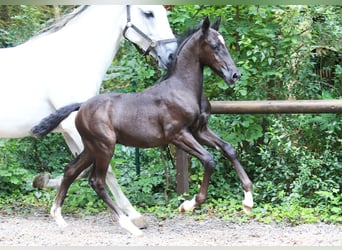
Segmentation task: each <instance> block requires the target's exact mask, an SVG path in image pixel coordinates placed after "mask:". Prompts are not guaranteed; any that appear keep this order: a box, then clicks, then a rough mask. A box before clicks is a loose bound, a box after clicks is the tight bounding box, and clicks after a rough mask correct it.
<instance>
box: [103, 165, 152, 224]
mask: <svg viewBox="0 0 342 250" xmlns="http://www.w3.org/2000/svg"><path fill="white" fill-rule="evenodd" d="M106 184H107V185H108V187H109V189H110V191H111V192H112V194H113V195H114V197H115V201H116V203H117V205H118V207H119V208H120V209H121V210H122V211H123V212H124V213H125V214H127V215H128V217H129V219H130V220H131V221H132V222H133V223H134V224H135V225H136V226H137V227H139V228H146V227H147V221H146V219H145V218H144V217H143V216H142V215H141V214H140V213H139V212H138V211H136V210H135V209H134V207H133V206H132V204H131V203H130V202H129V200H128V199H127V197H126V196H125V195H124V193H123V192H122V190H121V188H120V186H119V184H118V181H117V179H116V178H115V175H114V173H113V170H112V167H111V166H110V165H109V168H108V171H107V175H106Z"/></svg>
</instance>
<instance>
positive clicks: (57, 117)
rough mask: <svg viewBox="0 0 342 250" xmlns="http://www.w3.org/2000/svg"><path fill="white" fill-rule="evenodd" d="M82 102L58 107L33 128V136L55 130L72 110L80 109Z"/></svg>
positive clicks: (43, 134)
mask: <svg viewBox="0 0 342 250" xmlns="http://www.w3.org/2000/svg"><path fill="white" fill-rule="evenodd" d="M81 104H82V103H74V104H70V105H67V106H64V107H62V108H60V109H58V110H57V111H56V112H55V113H52V114H50V115H49V116H47V117H45V118H43V120H41V122H40V123H39V124H38V125H36V126H34V127H33V128H32V129H31V134H32V136H36V137H40V136H45V135H47V134H48V133H50V132H51V131H52V130H54V129H55V128H56V127H57V126H58V125H59V124H60V123H61V122H62V121H63V120H64V119H65V118H67V117H68V116H69V115H70V114H71V113H72V112H74V111H77V110H79V109H80V106H81Z"/></svg>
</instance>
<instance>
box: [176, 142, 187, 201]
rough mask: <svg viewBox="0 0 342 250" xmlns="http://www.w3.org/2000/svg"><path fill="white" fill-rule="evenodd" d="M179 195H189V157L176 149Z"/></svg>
mask: <svg viewBox="0 0 342 250" xmlns="http://www.w3.org/2000/svg"><path fill="white" fill-rule="evenodd" d="M176 169H177V175H176V180H177V188H176V189H177V194H178V195H182V194H183V193H189V157H188V155H187V154H186V153H185V152H184V151H183V150H181V149H178V148H176Z"/></svg>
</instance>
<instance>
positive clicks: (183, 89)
mask: <svg viewBox="0 0 342 250" xmlns="http://www.w3.org/2000/svg"><path fill="white" fill-rule="evenodd" d="M219 23H220V19H219V20H218V21H217V22H216V23H215V24H214V25H213V26H212V27H210V23H209V19H208V18H206V19H205V20H204V21H203V24H202V25H201V27H200V29H198V30H197V31H195V32H194V33H193V34H191V35H190V36H188V37H187V38H186V39H185V41H184V42H183V43H182V44H181V45H180V46H179V50H178V53H177V57H176V60H175V62H174V64H173V66H172V68H171V69H170V70H169V72H168V75H167V76H166V77H165V78H164V79H163V80H162V81H160V82H158V83H157V84H155V85H154V86H152V87H150V88H148V89H146V90H145V91H143V92H140V93H132V94H120V93H107V94H102V95H98V96H96V97H93V98H92V99H90V100H88V101H87V102H85V103H83V104H76V105H74V106H72V105H71V106H70V110H69V111H68V112H69V113H71V112H72V111H75V110H78V109H79V111H78V114H77V116H76V121H75V122H76V127H77V130H78V131H79V133H80V135H81V137H82V140H83V144H84V151H83V152H82V153H81V154H80V155H79V156H78V157H77V158H76V159H75V160H74V161H73V162H71V163H70V164H69V165H68V166H67V167H66V169H65V174H64V178H63V181H62V185H61V189H60V190H59V192H58V195H57V197H56V200H55V202H54V205H53V207H52V209H51V214H52V215H53V216H54V217H55V218H56V220H57V222H58V223H59V224H63V223H64V220H63V218H62V216H61V206H62V204H63V201H64V198H65V196H66V193H67V190H68V188H69V186H70V184H71V183H72V182H73V181H74V180H75V178H76V177H77V176H78V175H79V174H80V173H81V172H82V171H83V170H84V169H85V168H87V167H88V166H89V165H90V164H93V171H92V173H91V177H90V185H91V186H92V187H93V189H94V190H95V191H96V193H97V194H98V195H99V196H100V197H101V198H102V199H103V200H104V201H105V202H106V203H107V204H108V206H109V207H110V208H111V209H112V210H113V211H114V214H115V216H116V217H117V218H118V220H119V222H120V224H121V225H122V226H123V227H124V228H126V229H127V230H128V231H130V232H131V233H133V234H136V235H140V234H141V231H140V230H139V229H137V228H136V227H135V226H134V225H133V224H132V223H130V221H129V220H128V218H127V217H126V216H125V215H124V214H123V213H122V212H121V211H120V209H119V208H118V207H117V206H116V204H115V203H114V202H113V201H112V200H111V198H110V197H109V195H108V193H107V191H106V187H105V176H106V172H107V168H108V165H109V161H110V160H111V158H112V156H113V153H114V149H115V145H116V144H117V143H120V144H123V145H127V146H134V147H141V148H149V147H159V146H165V145H167V144H170V143H171V144H174V145H176V146H177V147H178V148H181V149H183V150H184V151H186V152H187V153H189V154H190V155H193V156H195V157H197V158H198V159H199V160H200V161H201V162H202V164H203V166H204V170H205V171H204V177H203V182H202V184H201V187H200V190H199V193H198V194H196V195H195V196H194V198H193V199H192V200H191V201H185V202H184V203H183V204H182V205H181V206H180V208H179V210H180V211H189V210H192V209H194V208H195V207H196V206H197V205H199V204H202V203H203V202H204V201H205V199H206V197H207V192H208V185H209V181H210V177H211V174H212V173H213V171H214V169H215V163H214V159H213V156H212V155H211V154H210V153H209V152H208V151H207V150H206V149H204V148H203V146H202V145H207V146H209V147H213V148H216V149H218V150H220V151H221V152H222V153H223V154H224V155H225V156H226V157H227V158H228V159H229V160H230V161H231V162H232V164H233V165H234V168H235V169H236V171H237V173H238V175H239V178H240V180H241V181H242V187H243V190H244V192H245V199H244V201H243V207H244V209H245V211H246V212H247V213H249V211H250V209H251V208H252V206H253V198H252V183H251V181H250V180H249V178H248V176H247V174H246V173H245V171H244V169H243V168H242V166H241V164H240V162H239V161H238V160H237V156H236V153H235V150H234V149H233V148H232V146H231V145H230V144H229V143H227V142H225V141H223V140H222V139H220V138H219V137H218V136H217V135H216V134H214V133H213V132H212V131H211V130H210V129H209V128H208V126H207V122H208V118H209V116H210V104H209V102H208V100H207V98H206V96H205V95H204V91H203V68H204V66H209V67H210V68H211V69H212V70H213V71H214V72H215V73H216V74H218V75H219V76H220V77H222V78H223V80H224V81H225V82H226V83H230V84H233V83H235V82H236V81H237V80H238V79H239V78H240V73H239V71H238V70H237V68H236V66H235V64H234V62H233V60H232V58H231V56H230V54H229V52H228V50H227V48H226V45H225V42H224V40H223V37H222V36H221V35H220V34H219V33H218V32H217V30H218V27H219ZM65 109H66V110H68V109H69V107H66V108H65ZM64 111H65V110H64ZM68 112H64V114H63V115H61V116H59V115H58V113H59V112H58V111H57V112H56V113H55V114H53V115H51V116H50V117H48V118H47V119H46V120H45V123H44V124H45V125H44V126H39V125H38V126H37V127H35V128H34V129H33V133H34V134H36V135H37V134H38V135H39V134H44V133H46V132H49V131H51V130H52V129H54V128H55V127H56V126H57V125H58V123H59V122H60V120H61V119H64V117H65V116H66V115H67V114H68Z"/></svg>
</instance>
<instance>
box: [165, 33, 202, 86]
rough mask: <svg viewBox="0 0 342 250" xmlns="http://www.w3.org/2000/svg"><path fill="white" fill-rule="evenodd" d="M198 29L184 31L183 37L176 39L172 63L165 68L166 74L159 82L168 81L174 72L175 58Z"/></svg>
mask: <svg viewBox="0 0 342 250" xmlns="http://www.w3.org/2000/svg"><path fill="white" fill-rule="evenodd" d="M199 29H200V27H196V28H189V29H187V30H186V31H185V33H184V34H183V35H181V36H180V37H179V38H178V39H177V43H178V47H177V50H176V53H175V54H176V56H175V57H174V58H173V60H172V62H171V63H170V64H169V65H168V66H167V73H166V74H165V76H163V77H162V78H161V79H160V80H159V82H161V81H164V80H166V79H168V78H169V77H170V76H171V75H172V74H173V72H174V70H175V66H176V63H177V58H178V55H179V53H180V52H181V51H182V49H183V47H184V45H185V44H186V43H187V42H188V41H189V40H190V38H191V37H192V35H193V34H195V33H196V32H197V31H198V30H199Z"/></svg>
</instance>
